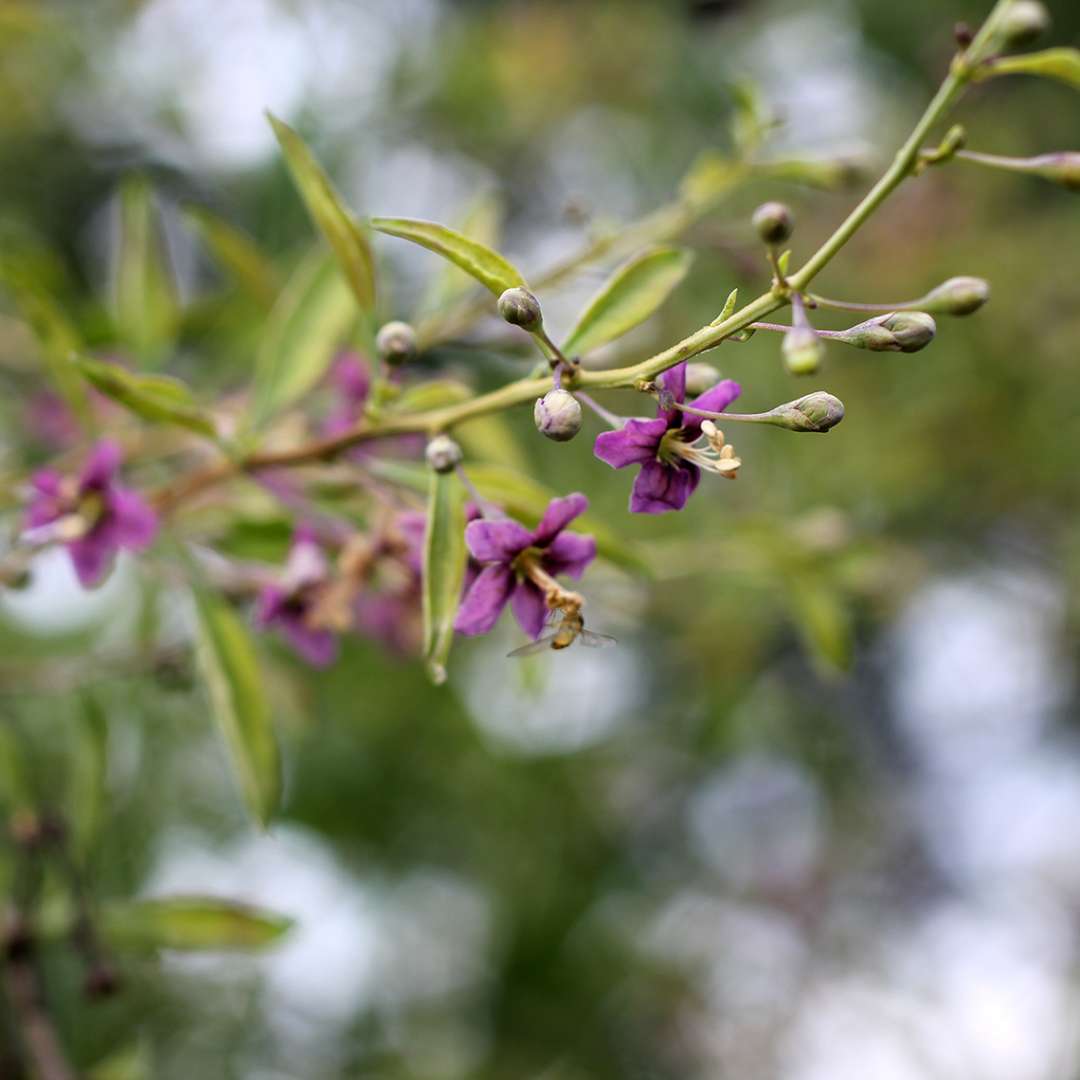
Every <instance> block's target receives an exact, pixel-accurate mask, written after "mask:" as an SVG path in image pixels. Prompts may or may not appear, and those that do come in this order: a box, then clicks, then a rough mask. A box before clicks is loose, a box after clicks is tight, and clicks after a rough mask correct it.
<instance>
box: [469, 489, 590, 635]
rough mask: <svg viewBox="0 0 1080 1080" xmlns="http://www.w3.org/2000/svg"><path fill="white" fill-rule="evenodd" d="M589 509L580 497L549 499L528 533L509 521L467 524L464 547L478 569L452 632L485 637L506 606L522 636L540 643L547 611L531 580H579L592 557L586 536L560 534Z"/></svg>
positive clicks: (521, 526) (523, 527)
mask: <svg viewBox="0 0 1080 1080" xmlns="http://www.w3.org/2000/svg"><path fill="white" fill-rule="evenodd" d="M588 505H589V500H588V499H586V498H585V496H584V495H581V494H579V493H575V494H573V495H567V496H566V497H565V498H561V499H553V500H552V501H551V503H550V504H549V506H548V508H547V510H546V511H545V512H544V516H543V518H542V519H541V521H540V524H539V525H538V526H537V527H536V528H535V529H533V530H532V531H531V532H530V530H528V529H526V528H525V526H524V525H521V524H520V523H518V522H516V521H511V520H510V519H509V518H505V519H500V520H491V519H485V520H483V521H473V522H471V523H470V524H469V525H468V526H467V527H466V529H465V542H466V543H467V544H468V545H469V550H470V551H471V552H472V554H473V558H475V559H476V561H477V562H478V563H480V564H481V565H482V566H483V569H482V570H481V571H480V573H479V574H478V575H477V577H476V580H475V581H474V582H473V583H472V585H471V587H470V588H469V591H468V592H467V594H466V595H465V599H464V600H463V601H462V604H461V607H460V608H459V609H458V613H457V618H456V620H455V622H454V627H455V629H457V630H459V631H460V632H461V633H463V634H468V635H470V636H472V635H474V634H486V633H487V632H488V631H489V630H490V629H491V628H492V627H493V626H494V625H495V622H496V620H497V619H498V618H499V614H500V613H501V612H502V609H503V608H504V607H505V606H506V605H507V603H509V604H510V607H511V609H512V610H513V612H514V616H515V618H516V619H517V621H518V622H519V623H520V624H521V628H522V629H523V630H524V631H525V633H526V634H528V635H529V636H530V637H533V638H537V637H539V636H540V632H541V631H542V630H543V628H544V620H545V619H546V618H547V613H548V606H547V599H546V597H545V594H544V590H543V589H541V587H540V586H539V585H537V584H536V578H543V577H545V576H546V577H548V578H554V577H555V576H556V575H557V574H568V575H569V576H570V577H572V578H575V579H576V578H579V577H581V575H582V574H583V573H584V572H585V568H586V567H587V566H588V565H589V563H590V562H592V560H593V559H594V558H595V557H596V541H595V540H594V539H593V538H592V537H591V536H578V535H575V534H573V533H564V532H563V530H564V529H565V528H566V527H567V525H569V524H570V522H571V521H573V520H574V518H576V517H577V516H578V515H579V514H583V513H584V512H585V510H586V509H587V507H588ZM530 570H531V571H532V573H531V574H530V573H529V571H530Z"/></svg>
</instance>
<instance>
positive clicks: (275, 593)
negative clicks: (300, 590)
mask: <svg viewBox="0 0 1080 1080" xmlns="http://www.w3.org/2000/svg"><path fill="white" fill-rule="evenodd" d="M288 598H289V596H288V593H287V592H286V591H285V590H284V589H283V588H282V587H281V586H280V585H265V586H263V588H262V589H261V590H260V592H259V596H258V599H257V600H256V601H255V625H256V626H257V627H258V628H259V629H260V630H265V629H266V628H267V627H268V626H270V625H271V624H273V623H274V622H276V621H277V620H278V619H280V618H281V617H282V615H283V614H284V611H285V604H286V602H287V600H288Z"/></svg>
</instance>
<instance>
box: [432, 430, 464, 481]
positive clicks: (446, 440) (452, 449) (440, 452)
mask: <svg viewBox="0 0 1080 1080" xmlns="http://www.w3.org/2000/svg"><path fill="white" fill-rule="evenodd" d="M424 457H425V458H427V463H428V465H430V466H431V468H433V469H434V470H435V471H436V472H437V473H448V472H451V471H453V469H454V468H455V466H457V465H459V464H460V463H461V447H460V446H458V444H457V443H456V442H454V440H453V439H451V438H450V436H449V435H436V436H435V438H434V439H432V440H431V442H429V443H428V444H427V449H426V450H425V451H424Z"/></svg>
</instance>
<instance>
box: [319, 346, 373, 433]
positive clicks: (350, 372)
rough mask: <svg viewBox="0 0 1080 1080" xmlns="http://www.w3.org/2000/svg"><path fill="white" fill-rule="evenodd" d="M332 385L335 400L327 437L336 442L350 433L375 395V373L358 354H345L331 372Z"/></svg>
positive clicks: (325, 429)
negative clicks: (372, 385) (341, 436)
mask: <svg viewBox="0 0 1080 1080" xmlns="http://www.w3.org/2000/svg"><path fill="white" fill-rule="evenodd" d="M330 384H331V386H333V388H334V392H335V400H334V407H333V409H332V410H331V411H330V414H329V416H327V418H326V420H325V422H324V423H323V434H324V435H326V436H328V437H330V438H333V437H334V436H336V435H341V434H343V433H344V432H346V431H348V430H349V429H350V428H351V427H352V426H353V425H354V424H355V423H356V422H357V420H359V419H360V417H361V415H362V414H363V411H364V405H365V404H367V399H368V394H370V393H371V369H370V368H369V367H368V365H367V363H366V362H365V361H364V359H363V357H361V356H360V355H359V354H358V353H354V352H347V353H342V354H341V356H339V357H338V358H337V360H335V361H334V366H333V367H332V368H331V369H330Z"/></svg>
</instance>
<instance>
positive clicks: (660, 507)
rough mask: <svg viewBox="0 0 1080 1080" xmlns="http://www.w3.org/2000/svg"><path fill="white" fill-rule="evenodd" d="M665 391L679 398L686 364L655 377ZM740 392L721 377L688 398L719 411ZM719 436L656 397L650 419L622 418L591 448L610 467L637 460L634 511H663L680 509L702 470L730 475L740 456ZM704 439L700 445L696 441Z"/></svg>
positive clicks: (683, 389)
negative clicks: (618, 425) (657, 403)
mask: <svg viewBox="0 0 1080 1080" xmlns="http://www.w3.org/2000/svg"><path fill="white" fill-rule="evenodd" d="M660 385H661V388H662V389H663V391H664V393H665V394H670V395H671V397H672V399H673V400H674V401H675V402H677V403H679V404H681V403H682V401H683V399H684V397H685V396H686V364H678V365H676V366H675V367H673V368H670V369H668V370H667V371H666V372H664V374H663V375H662V376H661V377H660ZM738 396H739V384H738V383H736V382H732V380H731V379H724V381H723V382H719V383H717V384H716V386H714V387H712V389H711V390H707V391H706V392H705V393H704V394H702V395H701V396H700V397H699V398H696V399H695V400H694V401H692V402H691V405H692V406H693V407H694V408H697V409H703V410H705V411H706V412H723V410H724V409H726V408H727V407H728V406H729V405H730V404H731V403H732V402H733V401H734V400H735V399H736V398H737V397H738ZM722 440H723V436H722V435H721V434H720V432H719V431H717V430H716V428H715V426H714V425H710V430H709V431H705V430H704V429H703V425H702V419H701V417H698V416H694V415H693V413H682V412H681V411H680V410H678V409H676V408H665V407H664V402H663V399H661V405H660V409H659V411H658V412H657V417H656V419H655V420H637V419H633V420H627V421H626V423H625V424H624V425H623V426H622V427H621V428H620V429H619V430H617V431H605V432H603V433H602V434H600V435H598V436H597V437H596V444H595V446H594V448H593V452H594V453H595V454H596V456H597V457H598V458H599V459H600V460H601V461H605V462H607V464H608V465H610V466H611V467H612V468H613V469H624V468H626V466H627V465H640V466H641V472H639V473H638V474H637V476H636V477H635V479H634V486H633V488H632V490H631V492H630V511H631V513H634V514H663V513H665V512H666V511H668V510H681V509H682V508H683V507H684V506H685V505H686V500H687V499H689V498H690V496H691V495H692V494H693V492H694V489H695V488H696V487H697V486H698V482H699V481H700V480H701V470H702V469H707V470H708V471H709V472H714V473H717V474H719V475H721V476H734V475H735V472H736V470H737V469H738V467H739V459H738V458H736V457H735V456H734V451H733V450H732V449H731V447H729V446H724V444H723V441H722ZM701 442H704V443H705V445H704V446H700V445H698V444H699V443H701Z"/></svg>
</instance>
